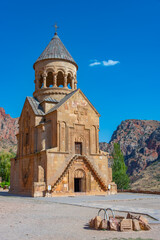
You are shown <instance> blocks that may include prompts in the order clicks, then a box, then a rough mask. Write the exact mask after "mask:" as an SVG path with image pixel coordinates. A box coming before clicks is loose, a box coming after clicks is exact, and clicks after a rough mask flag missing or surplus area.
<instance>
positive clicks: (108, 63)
mask: <svg viewBox="0 0 160 240" xmlns="http://www.w3.org/2000/svg"><path fill="white" fill-rule="evenodd" d="M102 63H103V66H114V65H116V64H118V63H120V62H119V61H113V60H108V61H102Z"/></svg>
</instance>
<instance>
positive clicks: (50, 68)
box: [46, 67, 55, 74]
mask: <svg viewBox="0 0 160 240" xmlns="http://www.w3.org/2000/svg"><path fill="white" fill-rule="evenodd" d="M49 72H52V73H54V72H55V70H54V68H52V67H48V68H47V69H46V73H47V74H48V73H49Z"/></svg>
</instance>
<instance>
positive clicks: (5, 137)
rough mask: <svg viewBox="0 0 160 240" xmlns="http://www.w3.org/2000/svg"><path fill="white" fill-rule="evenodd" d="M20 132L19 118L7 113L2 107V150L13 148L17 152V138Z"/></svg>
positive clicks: (0, 124)
mask: <svg viewBox="0 0 160 240" xmlns="http://www.w3.org/2000/svg"><path fill="white" fill-rule="evenodd" d="M17 132H18V118H11V116H10V115H9V114H6V113H5V110H4V109H3V108H2V107H0V151H2V150H5V151H9V150H10V149H12V151H13V152H16V149H17V139H16V136H15V135H16V134H17Z"/></svg>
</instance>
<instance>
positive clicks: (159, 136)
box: [100, 119, 160, 176]
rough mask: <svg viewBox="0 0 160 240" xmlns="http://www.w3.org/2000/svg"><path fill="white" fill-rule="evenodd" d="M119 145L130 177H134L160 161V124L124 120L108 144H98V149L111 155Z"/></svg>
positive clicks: (157, 122)
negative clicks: (114, 146)
mask: <svg viewBox="0 0 160 240" xmlns="http://www.w3.org/2000/svg"><path fill="white" fill-rule="evenodd" d="M117 142H118V143H119V144H120V147H121V150H122V152H123V154H124V157H125V163H126V165H127V167H128V173H129V174H130V176H133V175H134V176H136V175H137V174H138V173H139V172H141V171H142V170H144V169H145V168H146V167H147V166H149V165H150V164H152V163H153V162H154V161H157V160H158V159H160V122H159V121H153V120H151V121H148V120H135V119H133V120H126V121H122V123H121V124H120V125H119V126H118V127H117V130H116V131H114V133H113V135H112V137H111V141H110V142H109V144H105V143H100V149H101V150H103V151H108V152H109V153H111V152H112V151H113V145H114V143H117Z"/></svg>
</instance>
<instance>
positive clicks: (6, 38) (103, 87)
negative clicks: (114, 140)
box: [0, 0, 160, 142]
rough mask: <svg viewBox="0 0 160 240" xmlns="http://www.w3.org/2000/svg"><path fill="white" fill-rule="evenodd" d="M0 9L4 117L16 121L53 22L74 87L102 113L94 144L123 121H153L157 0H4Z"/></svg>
mask: <svg viewBox="0 0 160 240" xmlns="http://www.w3.org/2000/svg"><path fill="white" fill-rule="evenodd" d="M0 6H1V7H0V29H1V38H0V48H1V49H0V50H1V58H0V66H1V81H0V84H1V86H0V88H1V94H0V106H1V107H3V108H4V109H5V110H6V113H9V114H10V115H11V116H12V117H18V116H20V113H21V110H22V107H23V104H24V101H25V97H26V96H32V93H33V91H34V70H33V63H34V62H35V61H36V59H37V58H38V57H39V55H40V54H41V53H42V51H43V50H44V48H45V47H46V46H47V44H48V43H49V41H50V40H51V38H52V37H53V34H54V29H53V27H52V25H54V23H55V22H57V24H58V25H59V26H60V28H59V29H58V35H59V37H60V38H61V40H62V42H63V43H64V45H65V46H66V48H67V49H68V51H69V52H70V54H71V55H72V57H73V58H74V59H75V61H76V62H77V64H78V66H79V70H78V87H79V88H81V90H82V91H83V92H84V93H85V94H86V96H87V97H88V99H89V100H90V101H91V102H92V104H93V105H94V106H95V108H96V109H97V110H98V112H99V113H100V114H101V117H100V141H107V142H108V141H109V140H110V137H111V135H112V133H113V131H114V130H115V129H116V127H117V126H118V125H119V124H120V123H121V121H122V120H125V119H146V120H147V119H148V120H151V119H152V120H160V93H159V92H160V0H150V1H149V0H121V1H119V0H112V1H109V0H99V1H93V0H92V1H90V0H88V1H84V0H81V1H75V0H74V1H72V0H67V1H64V0H61V1H57V0H56V1H54V0H52V1H47V0H46V1H42V0H38V1H37V0H36V1H34V0H33V1H30V0H28V1H18V0H14V1H11V0H5V1H3V2H1V4H0ZM109 60H112V61H113V62H110V61H109ZM108 61H109V62H108ZM114 61H116V64H115V65H114V63H115V62H114ZM95 62H97V63H98V64H96V65H94V66H90V64H93V63H95ZM111 63H112V64H111Z"/></svg>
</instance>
